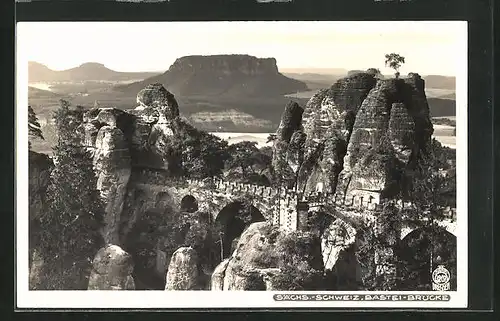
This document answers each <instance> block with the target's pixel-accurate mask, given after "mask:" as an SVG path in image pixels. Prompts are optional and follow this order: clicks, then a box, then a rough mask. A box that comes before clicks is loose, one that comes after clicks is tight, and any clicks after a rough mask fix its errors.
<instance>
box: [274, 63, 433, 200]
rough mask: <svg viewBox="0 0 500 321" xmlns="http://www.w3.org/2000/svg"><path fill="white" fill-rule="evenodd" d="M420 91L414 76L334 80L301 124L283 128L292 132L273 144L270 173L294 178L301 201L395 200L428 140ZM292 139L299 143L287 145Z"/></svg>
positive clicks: (371, 75)
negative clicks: (329, 197)
mask: <svg viewBox="0 0 500 321" xmlns="http://www.w3.org/2000/svg"><path fill="white" fill-rule="evenodd" d="M424 87H425V84H424V81H423V80H422V78H421V77H420V76H419V75H418V74H413V73H411V74H409V75H408V77H406V78H401V79H380V77H379V75H378V74H376V73H375V72H374V71H373V70H370V71H367V72H355V73H350V74H349V75H348V76H347V77H344V78H342V79H339V80H338V81H337V82H335V84H333V85H332V86H331V87H330V88H328V89H323V90H320V91H319V92H318V93H316V94H315V95H314V96H313V97H312V98H311V99H310V100H309V101H308V103H307V104H306V107H305V109H304V112H303V114H302V120H301V124H297V123H296V122H291V121H288V123H290V124H292V125H293V126H288V127H289V128H292V129H293V130H290V129H289V130H285V131H284V130H281V131H280V130H278V132H277V134H281V133H282V132H284V133H285V134H286V135H283V134H282V135H281V136H283V137H282V138H281V139H280V135H277V139H276V141H275V144H274V152H275V154H274V155H273V165H274V168H275V171H276V169H277V172H280V171H281V172H283V173H284V174H282V175H283V176H288V177H290V176H292V177H293V175H291V174H292V173H294V172H298V173H297V174H296V182H295V184H296V186H297V188H298V190H299V192H301V193H304V194H305V195H310V194H311V193H315V192H322V193H329V194H334V193H337V194H340V195H344V196H345V197H347V198H351V196H352V195H354V194H356V195H358V194H360V193H361V194H363V193H366V194H369V195H367V199H368V197H369V196H372V194H373V193H376V194H377V195H380V196H381V197H382V198H384V197H389V198H390V197H393V196H395V195H397V194H399V193H400V192H401V190H402V189H403V188H404V187H403V186H402V183H401V181H402V180H403V178H404V177H405V175H407V173H410V172H411V170H412V168H413V167H414V165H415V162H416V160H417V159H418V158H419V154H420V153H421V151H422V150H425V149H426V148H427V146H428V145H429V142H430V137H431V134H432V124H431V122H430V117H429V107H428V104H427V100H426V97H425V91H424ZM288 114H290V110H289V108H287V109H286V110H285V113H284V114H283V119H284V120H288V119H292V117H290V116H288ZM283 123H284V122H283V121H282V124H283ZM288 123H287V124H288ZM289 132H292V133H295V134H292V135H296V136H294V137H293V139H291V140H290V139H289ZM291 141H295V142H297V143H294V144H293V145H302V146H303V148H302V151H301V154H300V155H299V153H295V154H294V153H291V152H290V150H289V149H290V148H289V145H292V143H291ZM280 159H286V160H288V163H287V162H286V161H285V162H281V163H280V162H278V161H277V160H280ZM284 163H287V166H283V164H284ZM283 168H285V169H286V170H283ZM297 168H298V170H297ZM292 185H293V184H292Z"/></svg>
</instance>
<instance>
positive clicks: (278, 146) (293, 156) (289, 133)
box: [272, 101, 305, 186]
mask: <svg viewBox="0 0 500 321" xmlns="http://www.w3.org/2000/svg"><path fill="white" fill-rule="evenodd" d="M303 112H304V109H303V108H302V107H300V106H299V104H297V103H296V102H293V101H291V102H289V103H288V104H287V105H286V107H285V111H284V112H283V115H282V117H281V122H280V125H279V127H278V130H277V131H276V138H275V141H274V144H273V159H272V165H273V168H274V172H275V180H276V184H280V185H281V184H284V185H292V186H293V184H294V183H295V175H296V173H297V171H298V169H299V166H300V164H301V163H302V157H303V144H304V139H305V135H304V133H303V132H302V131H301V130H302V125H301V121H302V113H303Z"/></svg>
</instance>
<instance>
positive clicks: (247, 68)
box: [117, 55, 307, 97]
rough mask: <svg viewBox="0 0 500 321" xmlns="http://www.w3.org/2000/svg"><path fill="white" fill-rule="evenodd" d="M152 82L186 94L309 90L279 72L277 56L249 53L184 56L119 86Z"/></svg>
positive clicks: (235, 94) (131, 88)
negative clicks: (165, 67) (155, 72)
mask: <svg viewBox="0 0 500 321" xmlns="http://www.w3.org/2000/svg"><path fill="white" fill-rule="evenodd" d="M151 83H161V84H162V85H164V86H165V87H166V88H168V90H169V91H171V92H173V93H175V95H179V96H186V97H187V96H219V97H220V96H225V97H244V96H255V97H265V96H281V95H284V94H288V93H295V92H298V91H303V90H307V86H306V85H305V83H303V82H301V81H298V80H295V79H291V78H288V77H285V76H283V75H282V74H280V73H279V72H278V67H277V65H276V59H274V58H257V57H254V56H249V55H213V56H186V57H181V58H179V59H177V60H176V61H175V62H174V63H173V64H172V65H171V66H170V68H169V69H168V70H167V71H166V72H165V73H164V74H162V75H159V76H155V77H152V78H148V79H146V80H144V81H141V82H137V83H133V84H129V85H123V86H119V87H117V89H118V90H120V91H125V92H138V91H139V90H141V89H142V88H144V87H145V86H146V85H148V84H151Z"/></svg>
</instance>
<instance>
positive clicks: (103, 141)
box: [80, 84, 195, 245]
mask: <svg viewBox="0 0 500 321" xmlns="http://www.w3.org/2000/svg"><path fill="white" fill-rule="evenodd" d="M137 103H138V107H137V108H136V109H135V110H133V113H127V112H125V111H122V110H119V109H115V108H96V109H92V110H90V111H88V112H87V113H86V114H85V115H84V122H83V124H82V125H81V128H80V129H81V130H80V132H82V136H83V137H82V141H83V142H84V144H85V146H86V147H87V148H88V149H90V150H92V151H93V155H94V156H93V157H94V165H95V170H96V174H97V175H98V186H97V187H98V189H99V190H100V191H101V194H102V196H103V197H104V199H105V201H106V204H107V206H106V215H105V228H104V231H103V234H104V238H105V241H106V243H110V244H117V245H120V244H122V243H123V238H124V237H125V236H126V235H125V234H126V232H127V231H128V230H129V228H128V227H130V226H132V225H133V224H134V222H135V221H136V219H137V217H135V216H133V215H132V216H131V214H130V208H126V205H127V204H129V205H131V206H132V207H133V208H134V209H137V207H140V206H139V205H140V202H141V200H140V199H137V197H138V196H137V195H136V194H135V183H136V182H137V181H136V180H135V178H137V177H141V174H140V173H142V172H143V171H146V172H147V173H146V174H145V175H147V174H151V175H152V176H154V175H156V174H155V173H160V174H161V175H167V176H168V173H169V172H170V171H171V170H172V166H173V165H172V164H171V162H170V156H171V155H170V151H169V149H168V146H167V145H169V142H170V141H171V140H173V139H175V138H178V137H177V135H178V133H179V128H180V127H189V128H191V127H190V125H188V124H186V123H185V122H184V121H183V120H182V119H181V118H180V117H179V109H178V105H177V102H176V100H175V98H174V96H173V95H172V94H171V93H170V92H168V91H167V90H166V89H165V88H164V87H163V86H162V85H160V84H152V85H149V86H147V87H146V88H144V89H143V90H141V91H140V92H139V93H138V95H137ZM192 130H195V129H194V128H192ZM143 196H144V197H145V198H146V199H147V198H148V195H143ZM129 197H130V198H132V199H131V200H130V199H129V200H128V201H127V199H128V198H129ZM124 206H125V207H124ZM134 212H135V211H134ZM123 213H125V216H123V217H122V214H123ZM124 233H125V234H124Z"/></svg>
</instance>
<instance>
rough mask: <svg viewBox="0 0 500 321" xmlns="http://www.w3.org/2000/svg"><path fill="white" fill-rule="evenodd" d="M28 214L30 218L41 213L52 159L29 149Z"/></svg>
mask: <svg viewBox="0 0 500 321" xmlns="http://www.w3.org/2000/svg"><path fill="white" fill-rule="evenodd" d="M28 157H29V159H28V162H29V169H28V170H29V174H28V177H29V185H28V186H29V192H28V197H29V216H30V220H32V219H34V218H36V217H38V216H39V215H40V214H41V213H43V211H44V208H45V197H46V192H47V187H48V186H49V183H50V172H51V171H52V168H53V165H54V164H53V163H52V160H51V159H50V158H49V157H48V156H47V155H45V154H40V153H36V152H33V151H29V155H28Z"/></svg>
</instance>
